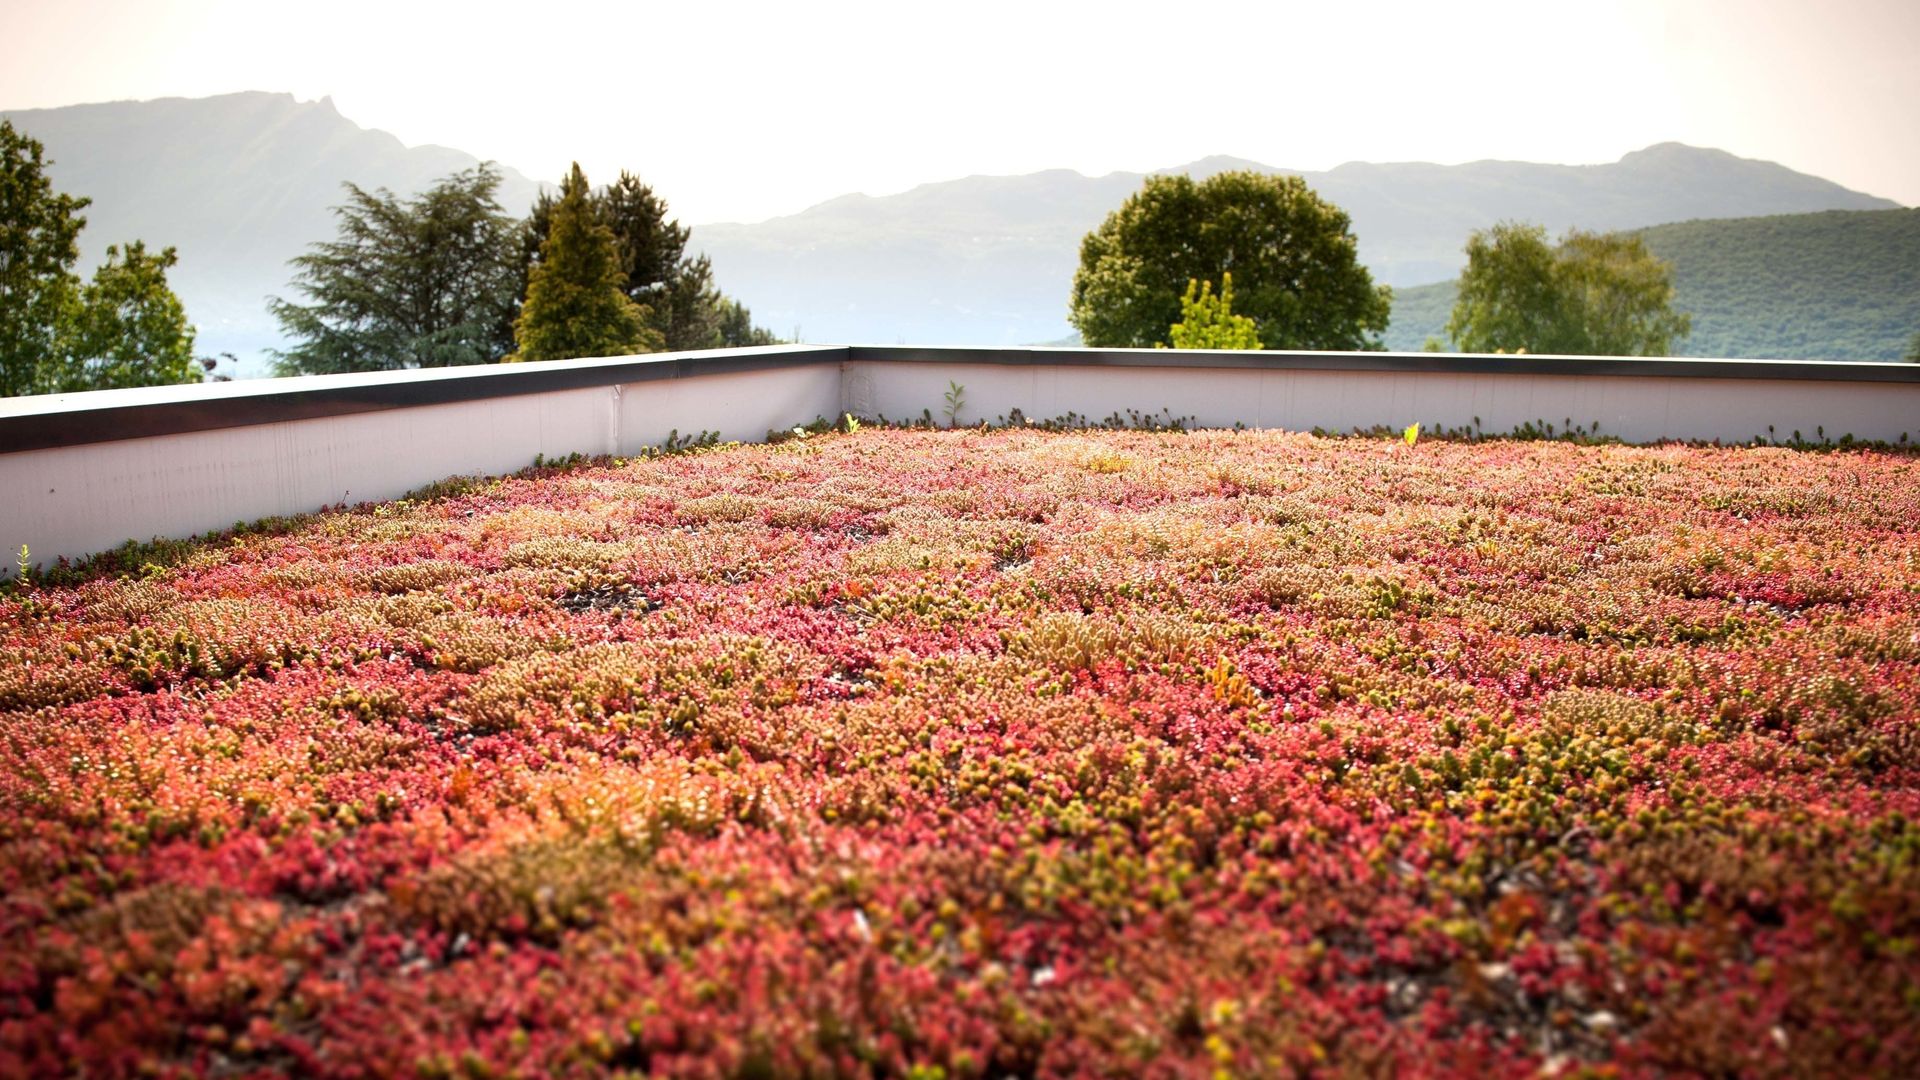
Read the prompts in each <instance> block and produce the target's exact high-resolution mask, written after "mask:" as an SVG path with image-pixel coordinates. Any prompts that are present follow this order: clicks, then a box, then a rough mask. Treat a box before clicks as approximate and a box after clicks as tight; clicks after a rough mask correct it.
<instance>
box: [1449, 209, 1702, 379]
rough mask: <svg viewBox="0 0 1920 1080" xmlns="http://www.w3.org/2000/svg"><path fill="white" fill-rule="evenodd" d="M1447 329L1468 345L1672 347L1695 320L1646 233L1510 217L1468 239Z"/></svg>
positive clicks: (1621, 350)
mask: <svg viewBox="0 0 1920 1080" xmlns="http://www.w3.org/2000/svg"><path fill="white" fill-rule="evenodd" d="M1456 296H1457V298H1456V299H1455V300H1454V305H1453V314H1452V316H1451V317H1450V318H1449V319H1448V320H1447V335H1448V337H1450V338H1452V340H1453V343H1454V346H1455V347H1456V348H1458V349H1460V351H1462V352H1530V353H1547V354H1558V355H1572V356H1666V355H1667V354H1668V352H1669V351H1670V350H1671V348H1672V346H1673V343H1674V342H1675V341H1676V340H1677V339H1679V338H1684V337H1686V335H1687V334H1688V332H1689V331H1690V330H1691V329H1692V325H1693V319H1692V317H1691V316H1689V315H1686V314H1684V313H1676V312H1675V311H1674V310H1673V278H1672V267H1671V266H1669V265H1668V264H1667V263H1665V262H1662V261H1661V260H1660V259H1657V258H1655V257H1654V256H1653V254H1652V253H1650V252H1649V251H1647V249H1646V245H1645V244H1644V243H1643V242H1642V241H1641V239H1640V238H1639V237H1638V236H1629V235H1624V234H1620V233H1590V232H1582V231H1580V230H1578V229H1573V230H1569V231H1568V233H1567V234H1566V236H1565V237H1564V238H1562V240H1561V241H1560V243H1559V245H1558V246H1549V245H1548V243H1547V231H1546V229H1545V228H1543V227H1541V226H1538V225H1527V224H1523V223H1517V222H1503V223H1501V224H1498V225H1495V226H1494V227H1493V228H1492V229H1488V230H1484V231H1475V232H1474V233H1473V235H1472V236H1471V237H1469V238H1468V240H1467V267H1466V269H1465V270H1463V271H1461V273H1460V280H1459V283H1458V286H1457V292H1456Z"/></svg>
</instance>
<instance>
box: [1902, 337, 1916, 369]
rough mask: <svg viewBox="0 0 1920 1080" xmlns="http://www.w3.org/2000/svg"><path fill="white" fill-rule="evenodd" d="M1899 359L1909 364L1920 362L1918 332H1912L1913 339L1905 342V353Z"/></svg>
mask: <svg viewBox="0 0 1920 1080" xmlns="http://www.w3.org/2000/svg"><path fill="white" fill-rule="evenodd" d="M1901 359H1902V360H1905V361H1906V362H1907V363H1909V364H1920V333H1916V334H1914V335H1913V340H1912V341H1909V342H1907V355H1905V356H1903V357H1901Z"/></svg>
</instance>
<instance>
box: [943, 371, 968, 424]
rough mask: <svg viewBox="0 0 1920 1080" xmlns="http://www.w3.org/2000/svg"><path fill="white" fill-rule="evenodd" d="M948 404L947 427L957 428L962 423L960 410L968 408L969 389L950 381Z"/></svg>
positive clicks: (948, 381)
mask: <svg viewBox="0 0 1920 1080" xmlns="http://www.w3.org/2000/svg"><path fill="white" fill-rule="evenodd" d="M946 402H947V407H946V417H947V426H948V427H957V426H959V423H960V410H961V409H964V408H966V406H967V388H966V387H964V386H961V385H960V384H959V383H957V382H954V381H953V380H952V379H948V380H947V395H946Z"/></svg>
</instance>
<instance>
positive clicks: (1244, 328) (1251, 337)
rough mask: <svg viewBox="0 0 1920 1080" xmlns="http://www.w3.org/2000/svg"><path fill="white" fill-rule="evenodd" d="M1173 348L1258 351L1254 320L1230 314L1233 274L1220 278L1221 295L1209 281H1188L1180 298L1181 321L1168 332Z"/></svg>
mask: <svg viewBox="0 0 1920 1080" xmlns="http://www.w3.org/2000/svg"><path fill="white" fill-rule="evenodd" d="M1167 334H1168V336H1169V337H1171V338H1173V347H1174V348H1176V349H1258V348H1259V347H1260V332H1259V331H1258V330H1257V329H1255V327H1254V325H1253V320H1252V319H1249V318H1247V317H1246V316H1245V315H1235V314H1234V313H1233V275H1232V274H1222V275H1220V295H1219V296H1215V295H1213V283H1212V282H1211V281H1189V282H1187V292H1186V295H1184V296H1182V297H1181V298H1180V321H1179V322H1177V323H1174V324H1173V326H1172V327H1171V328H1170V329H1169V330H1168V331H1167Z"/></svg>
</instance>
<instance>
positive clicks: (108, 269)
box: [58, 240, 213, 391]
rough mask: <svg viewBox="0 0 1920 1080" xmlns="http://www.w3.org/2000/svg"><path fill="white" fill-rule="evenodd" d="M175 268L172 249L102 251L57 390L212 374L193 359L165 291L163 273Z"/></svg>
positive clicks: (180, 312)
mask: <svg viewBox="0 0 1920 1080" xmlns="http://www.w3.org/2000/svg"><path fill="white" fill-rule="evenodd" d="M179 261H180V260H179V256H178V255H177V254H175V252H174V249H172V248H165V249H163V250H161V251H160V253H159V254H157V255H154V254H148V252H147V247H146V245H145V244H143V243H141V242H140V241H138V240H135V241H133V242H132V243H130V244H128V245H126V247H125V248H124V249H122V248H120V247H117V246H116V247H109V248H107V261H106V262H105V263H103V264H101V266H100V268H99V269H98V270H96V271H94V274H93V280H92V281H91V282H90V283H88V285H87V287H86V289H85V290H84V291H83V292H82V294H81V298H80V308H79V312H78V315H77V317H76V318H75V320H74V324H73V329H72V333H71V336H70V338H69V343H68V345H67V349H66V352H67V359H66V362H65V363H64V364H62V365H61V367H60V370H59V372H58V380H59V384H60V385H59V389H60V390H63V391H65V390H107V389H111V388H113V387H117V386H152V385H155V384H160V383H190V382H199V381H200V379H201V377H202V375H203V373H205V372H210V371H212V370H213V369H212V365H211V364H210V363H206V362H203V361H201V360H198V359H196V358H195V357H194V355H193V339H194V329H193V326H192V324H190V323H188V322H187V309H186V307H185V306H184V305H182V304H181V303H180V298H179V297H178V296H176V295H174V292H173V290H172V289H171V288H168V286H167V271H168V270H169V269H172V268H173V266H174V265H175V264H176V263H178V262H179Z"/></svg>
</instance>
